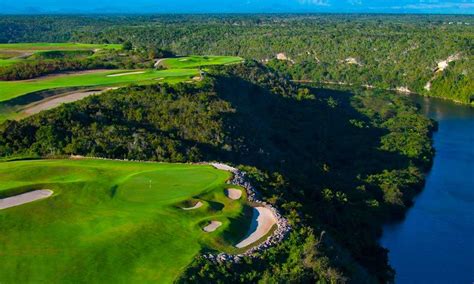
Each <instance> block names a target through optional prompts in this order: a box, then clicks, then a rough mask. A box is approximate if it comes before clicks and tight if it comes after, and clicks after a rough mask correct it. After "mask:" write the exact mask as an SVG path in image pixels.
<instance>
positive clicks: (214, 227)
mask: <svg viewBox="0 0 474 284" xmlns="http://www.w3.org/2000/svg"><path fill="white" fill-rule="evenodd" d="M221 225H222V222H219V221H211V223H210V224H209V225H207V226H206V227H204V228H202V229H203V230H204V232H208V233H210V232H214V231H215V230H217V228H219V227H220V226H221Z"/></svg>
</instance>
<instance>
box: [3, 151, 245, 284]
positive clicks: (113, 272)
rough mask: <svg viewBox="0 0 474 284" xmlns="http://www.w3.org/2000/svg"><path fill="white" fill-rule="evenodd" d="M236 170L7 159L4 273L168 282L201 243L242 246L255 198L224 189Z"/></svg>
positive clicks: (41, 278)
mask: <svg viewBox="0 0 474 284" xmlns="http://www.w3.org/2000/svg"><path fill="white" fill-rule="evenodd" d="M230 176H231V174H230V173H229V172H226V171H223V170H218V169H216V168H214V167H212V166H210V165H190V164H165V163H141V162H125V161H108V160H96V159H85V158H77V159H62V160H23V161H11V162H1V163H0V178H1V180H2V183H1V184H0V205H1V206H0V207H1V208H5V209H3V210H1V209H0V231H1V232H2V233H1V234H0V263H2V269H0V282H2V283H26V282H28V283H55V282H59V281H60V282H62V283H98V282H102V283H103V282H108V283H111V282H113V283H143V282H154V283H170V282H173V281H174V280H175V279H176V277H178V276H179V275H180V273H181V272H182V271H183V270H184V269H185V267H186V266H187V265H189V264H190V262H191V261H192V259H193V257H195V256H196V255H197V254H199V253H200V252H203V251H211V252H212V251H222V252H230V253H235V252H239V249H238V248H236V247H235V245H236V244H237V243H238V242H239V241H241V240H242V239H243V238H244V237H245V235H246V234H247V233H248V230H247V228H249V226H250V223H251V215H252V208H251V207H250V206H249V205H247V203H246V196H244V194H245V190H242V194H243V196H242V198H238V199H237V198H230V197H229V196H228V195H226V192H227V191H228V189H229V188H231V187H232V188H233V189H232V190H238V189H241V188H239V187H238V186H236V185H229V184H226V181H227V180H228V179H229V178H230ZM35 192H38V193H41V194H42V196H40V198H38V199H37V200H35V201H32V198H30V199H29V200H28V201H27V202H24V203H23V204H20V203H21V202H20V203H19V202H18V200H16V201H15V202H17V203H15V204H13V203H11V204H10V205H9V204H6V203H8V202H10V201H11V200H12V199H14V198H15V196H21V197H22V198H23V197H24V196H26V195H28V193H32V194H33V193H35ZM23 199H24V198H23ZM31 201H32V202H31ZM2 202H3V204H2ZM12 204H13V205H12ZM19 204H20V205H19Z"/></svg>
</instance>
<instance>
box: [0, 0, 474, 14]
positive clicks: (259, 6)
mask: <svg viewBox="0 0 474 284" xmlns="http://www.w3.org/2000/svg"><path fill="white" fill-rule="evenodd" d="M298 12H320V13H434V14H471V15H473V14H474V0H447V1H441V0H133V1H130V0H81V1H72V0H0V14H38V13H298Z"/></svg>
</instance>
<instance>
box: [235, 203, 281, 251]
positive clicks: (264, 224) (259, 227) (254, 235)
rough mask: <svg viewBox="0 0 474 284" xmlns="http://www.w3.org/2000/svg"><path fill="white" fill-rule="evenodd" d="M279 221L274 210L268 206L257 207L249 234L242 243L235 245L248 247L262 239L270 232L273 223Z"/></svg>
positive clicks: (254, 210)
mask: <svg viewBox="0 0 474 284" xmlns="http://www.w3.org/2000/svg"><path fill="white" fill-rule="evenodd" d="M276 223H277V219H276V217H275V215H273V212H272V211H271V210H270V209H268V208H266V207H256V208H254V209H253V216H252V224H251V225H250V230H249V233H248V234H247V236H246V237H245V238H244V240H242V241H241V242H240V243H238V244H237V245H235V246H236V247H237V248H244V247H247V246H249V245H251V244H253V243H254V242H256V241H258V240H260V239H261V238H262V237H264V236H265V235H266V234H268V232H270V230H271V228H272V227H273V225H275V224H276Z"/></svg>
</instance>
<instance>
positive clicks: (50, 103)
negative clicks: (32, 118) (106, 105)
mask: <svg viewBox="0 0 474 284" xmlns="http://www.w3.org/2000/svg"><path fill="white" fill-rule="evenodd" d="M104 91H106V90H95V91H83V92H74V93H70V94H67V95H61V96H59V97H55V98H52V99H48V100H45V101H40V102H39V103H37V104H34V105H31V106H28V107H26V108H25V109H24V110H23V111H22V112H23V113H24V114H26V115H33V114H37V113H39V112H41V111H43V110H49V109H53V108H55V107H58V106H59V105H62V104H65V103H72V102H75V101H79V100H82V99H84V98H86V97H89V96H92V95H97V94H100V93H102V92H104Z"/></svg>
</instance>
